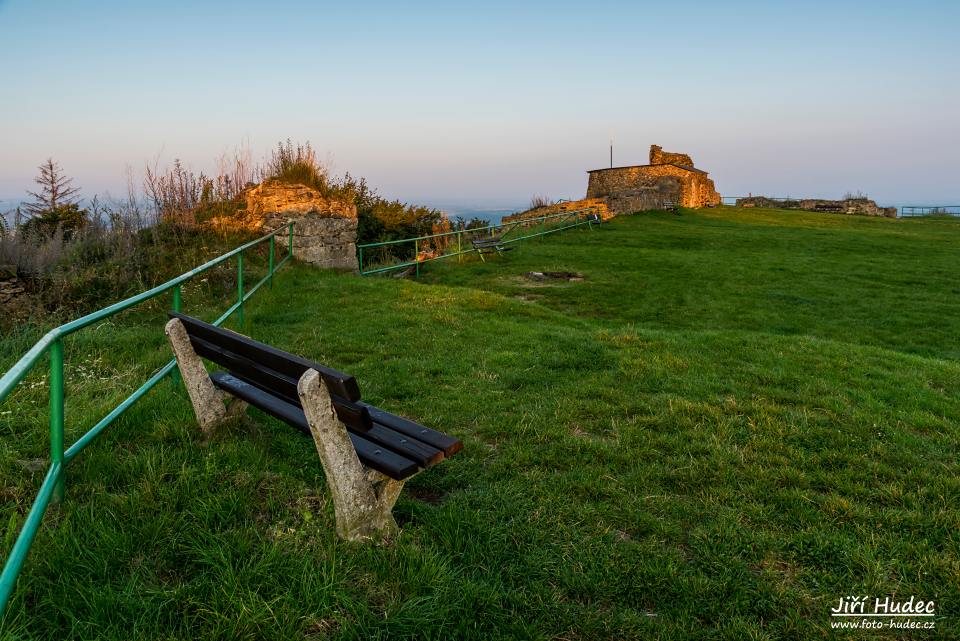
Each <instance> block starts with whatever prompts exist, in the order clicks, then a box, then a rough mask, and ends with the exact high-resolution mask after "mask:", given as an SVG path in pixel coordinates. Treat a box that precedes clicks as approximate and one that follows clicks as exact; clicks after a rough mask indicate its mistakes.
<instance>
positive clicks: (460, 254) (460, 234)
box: [457, 229, 463, 263]
mask: <svg viewBox="0 0 960 641" xmlns="http://www.w3.org/2000/svg"><path fill="white" fill-rule="evenodd" d="M461 238H463V230H462V229H461V230H460V231H458V232H457V262H458V263H463V249H462V248H461V244H462V243H461V242H460V240H461Z"/></svg>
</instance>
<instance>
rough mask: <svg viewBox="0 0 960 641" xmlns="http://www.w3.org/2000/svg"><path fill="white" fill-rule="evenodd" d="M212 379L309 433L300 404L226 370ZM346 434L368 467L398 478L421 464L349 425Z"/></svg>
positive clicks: (415, 471) (410, 472)
mask: <svg viewBox="0 0 960 641" xmlns="http://www.w3.org/2000/svg"><path fill="white" fill-rule="evenodd" d="M210 379H211V380H212V381H213V383H214V385H216V386H217V387H219V388H220V389H223V390H225V391H227V392H229V393H230V394H232V395H234V396H236V397H237V398H239V399H242V400H244V401H246V402H247V403H249V404H251V405H253V406H254V407H256V408H258V409H260V410H262V411H264V412H266V413H267V414H269V415H271V416H273V417H275V418H278V419H280V420H281V421H283V422H284V423H287V424H288V425H292V426H293V427H296V428H297V429H298V430H300V431H301V432H304V433H305V434H310V426H309V425H308V424H307V417H306V415H305V414H304V412H303V409H302V408H301V407H299V406H296V405H294V404H292V403H288V402H287V401H285V400H283V399H281V398H278V397H276V396H274V395H272V394H270V392H266V391H264V390H262V389H260V388H258V387H256V386H255V385H252V384H250V383H247V382H246V381H242V380H240V379H239V378H237V377H236V376H232V375H231V374H227V373H226V372H214V373H213V374H211V375H210ZM381 427H382V426H381ZM347 434H348V436H349V437H350V441H351V442H352V443H353V447H354V449H355V450H356V451H357V457H358V458H359V459H360V462H361V463H363V464H364V465H366V466H367V467H369V468H372V469H375V470H377V471H378V472H382V473H383V474H386V475H387V476H389V477H390V478H392V479H395V480H398V481H402V480H404V479H407V478H410V477H411V476H413V475H414V474H416V473H417V471H418V469H419V466H418V465H417V463H416V461H414V460H412V459H410V458H407V457H405V456H402V455H401V454H398V453H397V452H395V451H393V450H392V449H390V448H388V447H387V446H384V445H382V444H380V443H375V442H373V441H371V440H369V439H368V438H366V435H364V436H361V435H359V434H355V433H354V432H352V431H351V430H350V429H349V428H348V430H347Z"/></svg>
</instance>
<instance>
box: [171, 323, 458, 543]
mask: <svg viewBox="0 0 960 641" xmlns="http://www.w3.org/2000/svg"><path fill="white" fill-rule="evenodd" d="M170 317H171V320H170V322H169V323H167V328H166V333H167V336H168V338H169V339H170V343H171V346H172V347H173V350H174V353H175V354H176V356H177V364H178V366H179V367H180V370H181V372H182V374H183V379H184V383H185V384H186V386H187V391H188V393H189V394H190V399H191V401H192V402H193V405H194V411H195V413H196V415H197V419H198V422H199V423H200V425H201V427H202V428H203V429H204V430H205V431H209V430H210V429H212V427H213V426H215V425H216V424H217V423H219V422H221V421H223V420H225V419H226V418H227V417H228V416H229V415H231V414H233V413H237V412H239V411H242V409H243V408H244V407H245V406H246V405H248V404H249V405H252V406H254V407H256V408H257V409H259V410H261V411H263V412H265V413H266V414H269V415H270V416H273V417H275V418H278V419H280V420H281V421H283V422H285V423H287V424H288V425H291V426H292V427H295V428H296V429H298V430H300V431H301V432H303V433H305V434H309V435H312V436H313V438H314V441H315V443H316V446H317V451H318V453H319V454H320V459H321V462H322V463H323V467H324V471H325V472H326V476H327V481H328V483H329V484H330V485H331V489H332V494H333V498H334V505H335V508H336V512H337V532H338V534H340V535H341V536H342V537H343V538H348V539H363V538H374V537H376V536H378V535H383V534H390V533H392V532H393V531H395V529H396V523H395V522H394V520H393V516H392V515H391V514H390V510H391V509H392V507H393V503H394V501H395V500H396V498H397V496H398V495H399V493H400V489H401V488H402V485H403V482H404V481H405V480H406V479H408V478H410V477H411V476H413V475H414V474H416V473H417V472H420V471H421V470H424V469H427V468H430V467H433V466H434V465H437V464H438V463H440V462H441V461H443V460H444V459H445V458H447V457H450V456H453V455H454V454H456V453H457V452H459V451H460V450H461V449H463V443H462V442H461V441H460V440H459V439H457V438H455V437H453V436H449V435H447V434H444V433H443V432H439V431H437V430H434V429H431V428H429V427H425V426H423V425H420V424H418V423H416V422H414V421H411V420H409V419H406V418H403V417H401V416H397V415H395V414H391V413H390V412H387V411H385V410H382V409H380V408H378V407H374V406H373V405H370V404H368V403H365V402H364V401H363V400H361V397H360V387H359V385H358V384H357V381H356V379H355V378H354V377H353V376H350V375H349V374H345V373H344V372H340V371H338V370H335V369H333V368H330V367H327V366H325V365H322V364H320V363H316V362H313V361H310V360H308V359H306V358H303V357H300V356H296V355H294V354H290V353H288V352H284V351H282V350H279V349H277V348H275V347H271V346H270V345H266V344H264V343H260V342H258V341H255V340H253V339H251V338H248V337H246V336H243V335H241V334H237V333H235V332H231V331H230V330H226V329H222V328H220V327H216V326H214V325H211V324H209V323H205V322H203V321H200V320H197V319H195V318H191V317H190V316H186V315H184V314H179V313H176V312H171V313H170ZM201 357H202V358H205V359H207V360H209V361H211V362H213V363H215V364H217V365H219V366H220V367H222V368H224V370H223V371H216V372H213V373H212V374H209V375H207V372H206V369H205V368H204V366H203V363H202V362H201V361H200V358H201ZM231 399H235V401H234V407H233V408H230V407H228V406H226V405H224V401H225V400H231Z"/></svg>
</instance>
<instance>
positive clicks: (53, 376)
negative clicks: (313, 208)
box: [0, 223, 293, 620]
mask: <svg viewBox="0 0 960 641" xmlns="http://www.w3.org/2000/svg"><path fill="white" fill-rule="evenodd" d="M286 228H289V243H288V244H287V247H288V251H287V255H286V256H285V257H284V258H283V260H281V261H280V262H279V263H276V264H274V252H275V244H276V241H275V237H276V235H277V234H278V233H280V232H281V231H283V230H284V229H286ZM267 241H269V243H270V255H269V266H268V270H267V275H266V276H264V277H263V278H262V279H261V280H260V281H258V282H257V284H256V285H254V286H253V287H251V288H250V290H249V291H247V292H244V286H243V252H244V251H245V250H247V249H250V248H252V247H255V246H257V245H259V244H260V243H263V242H267ZM234 256H236V258H237V302H236V303H234V304H233V305H231V306H230V308H229V309H227V311H225V312H224V313H223V314H222V315H221V316H220V317H219V318H218V319H217V320H215V321H214V322H213V324H214V325H220V324H222V323H223V322H224V321H225V320H227V319H228V318H229V317H230V316H231V315H232V314H233V313H234V312H238V314H237V317H238V320H239V321H240V323H241V324H242V323H243V303H244V302H245V301H246V300H248V299H249V298H250V297H251V296H253V294H254V293H255V292H256V291H257V290H258V289H260V286H261V285H263V284H264V283H265V282H266V283H270V284H271V286H272V283H273V274H274V272H275V271H277V270H278V269H280V268H281V267H283V265H284V264H285V263H286V262H287V261H289V260H290V259H291V258H293V223H289V225H285V226H284V227H280V228H278V229H275V230H274V231H272V232H270V233H269V234H267V235H266V236H263V237H261V238H258V239H256V240H253V241H251V242H249V243H246V244H245V245H241V246H240V247H237V248H236V249H233V250H231V251H229V252H227V253H226V254H223V255H221V256H218V257H217V258H214V259H213V260H210V261H208V262H206V263H204V264H203V265H200V266H199V267H195V268H194V269H192V270H190V271H188V272H186V273H184V274H181V275H180V276H177V277H176V278H174V279H173V280H169V281H167V282H166V283H163V284H162V285H157V286H156V287H154V288H153V289H148V290H147V291H145V292H141V293H139V294H137V295H136V296H131V297H130V298H127V299H125V300H122V301H120V302H118V303H114V304H113V305H110V306H108V307H104V308H103V309H100V310H98V311H95V312H92V313H90V314H87V315H86V316H81V317H80V318H78V319H75V320H72V321H70V322H69V323H65V324H63V325H61V326H60V327H57V328H54V329H52V330H50V331H49V332H47V334H46V335H45V336H44V337H43V338H41V339H40V340H39V341H37V342H36V344H34V346H33V347H31V348H30V350H29V351H27V353H26V354H24V355H23V356H22V357H21V358H20V360H19V361H17V362H16V363H15V364H14V365H13V367H11V368H10V369H9V370H8V371H7V372H6V373H5V374H4V375H3V376H2V377H0V402H2V401H3V400H4V399H6V398H7V396H9V395H10V393H11V392H12V391H13V390H14V388H16V386H17V385H19V384H20V382H21V381H23V379H24V378H26V376H27V375H28V374H29V373H30V371H31V370H32V369H33V368H34V366H35V365H36V364H37V363H38V362H39V361H40V359H41V358H42V357H43V356H44V355H45V354H47V353H49V355H50V467H49V469H48V470H47V474H46V476H45V477H44V479H43V483H42V484H41V485H40V489H39V490H38V492H37V496H36V498H35V499H34V501H33V505H32V506H31V507H30V512H29V513H27V518H26V519H25V520H24V523H23V527H22V528H21V530H20V534H19V535H18V536H17V540H16V542H15V543H14V544H13V549H12V550H11V551H10V556H9V557H8V558H7V563H6V565H5V566H4V567H3V572H2V573H0V620H2V618H3V615H4V613H5V612H6V609H7V604H8V603H9V601H10V597H11V595H12V594H13V589H14V587H16V583H17V576H18V575H19V574H20V570H21V568H22V567H23V563H24V561H25V560H26V558H27V553H28V552H29V551H30V546H31V545H32V544H33V540H34V537H35V536H36V534H37V531H38V530H39V529H40V525H41V523H42V522H43V515H44V512H45V511H46V509H47V506H48V505H49V504H50V502H51V501H54V502H57V501H60V500H62V499H63V497H64V491H65V484H66V478H65V477H66V474H65V472H66V466H67V465H69V464H70V462H71V461H72V460H73V459H74V458H75V457H76V456H77V455H78V454H79V453H80V452H82V451H83V449H84V448H86V447H87V446H88V445H90V443H92V442H93V441H94V440H96V438H97V437H98V436H99V435H100V434H101V433H102V432H103V430H105V429H106V428H107V427H108V426H109V425H110V424H111V423H113V421H114V420H116V419H117V417H119V416H120V415H121V414H123V413H124V412H125V411H127V409H128V408H129V407H130V406H131V405H133V404H134V403H135V402H136V401H137V400H139V399H140V398H141V397H143V396H144V395H145V394H146V393H147V392H149V391H150V390H151V389H152V388H153V387H154V386H155V385H156V384H157V383H159V382H160V381H161V380H163V378H164V377H165V376H167V375H168V374H170V375H171V378H172V379H173V380H174V381H177V380H178V378H177V369H176V365H177V362H176V360H175V359H174V360H171V361H170V362H168V363H167V364H166V365H164V366H163V367H161V368H160V369H159V370H158V371H157V372H156V373H155V374H154V375H153V376H151V377H150V379H149V380H147V381H146V382H145V383H144V384H143V385H141V386H140V387H139V388H138V389H137V390H136V391H135V392H133V394H131V395H130V396H128V397H127V398H126V399H125V400H124V401H123V402H122V403H120V404H119V405H117V406H116V407H115V408H114V409H113V410H111V411H110V413H108V414H107V415H106V416H104V417H103V418H102V419H100V421H99V422H98V423H97V424H96V425H94V426H93V427H92V428H90V429H89V430H88V431H87V432H86V433H85V434H84V435H83V436H81V437H80V438H79V439H77V441H76V442H75V443H74V444H73V445H71V446H70V447H69V448H67V449H66V450H64V442H63V426H64V421H65V418H66V417H65V414H64V398H65V389H64V377H63V339H64V338H66V337H67V336H69V335H70V334H73V333H74V332H77V331H79V330H81V329H83V328H84V327H87V326H89V325H92V324H93V323H97V322H99V321H101V320H103V319H104V318H109V317H110V316H114V315H115V314H118V313H120V312H122V311H124V310H126V309H129V308H131V307H133V306H135V305H139V304H140V303H143V302H145V301H147V300H150V299H152V298H155V297H157V296H159V295H160V294H163V293H165V292H168V291H170V290H173V309H175V310H176V311H180V307H181V304H182V292H181V286H182V285H183V284H184V283H186V282H187V281H189V280H190V279H192V278H194V277H195V276H198V275H200V274H202V273H204V272H205V271H207V270H209V269H211V268H213V267H216V266H217V265H219V264H221V263H223V262H225V261H227V260H229V259H230V258H233V257H234Z"/></svg>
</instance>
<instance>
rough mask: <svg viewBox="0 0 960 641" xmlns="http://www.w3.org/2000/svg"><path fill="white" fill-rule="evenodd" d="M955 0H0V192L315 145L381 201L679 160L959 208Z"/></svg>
mask: <svg viewBox="0 0 960 641" xmlns="http://www.w3.org/2000/svg"><path fill="white" fill-rule="evenodd" d="M958 25H960V2H958V1H956V0H950V1H924V0H915V1H913V2H902V1H898V2H887V1H886V0H872V1H869V2H851V1H844V0H831V1H829V2H821V1H819V0H807V1H804V2H781V1H777V0H765V1H757V2H741V1H736V0H731V1H727V2H714V1H698V0H687V1H685V2H663V1H662V0H661V1H658V2H644V1H634V2H618V3H615V2H603V1H595V2H583V1H582V0H580V1H578V2H565V1H563V0H555V1H553V2H521V1H514V2H497V1H486V2H476V3H459V2H449V1H448V2H407V3H398V2H336V3H327V2H291V1H286V2H285V1H275V2H269V3H267V2H262V3H260V2H244V1H242V0H236V1H233V2H229V3H227V2H202V3H201V2H179V1H177V0H168V1H166V2H163V3H148V2H129V1H127V2H115V1H111V0H99V1H97V2H88V1H83V0H73V1H70V2H67V1H58V0H46V1H32V2H31V1H27V0H0V43H2V44H3V57H2V62H0V199H17V198H24V197H25V194H24V191H25V190H26V189H27V188H30V186H31V180H32V177H33V176H34V175H35V174H36V167H37V165H38V164H40V163H41V162H42V161H43V160H44V159H46V158H47V157H53V158H54V159H56V160H57V161H59V162H60V164H61V165H62V167H63V169H64V170H65V171H66V173H67V174H69V175H71V176H73V177H74V178H75V182H76V184H78V185H79V186H81V187H82V189H83V193H84V194H85V195H87V196H88V197H89V196H91V195H92V194H94V193H100V194H103V193H104V192H110V193H112V194H115V195H116V194H120V193H121V192H123V191H124V185H125V183H126V178H125V172H126V170H127V167H131V168H132V169H133V171H134V172H135V173H141V172H142V170H143V168H144V167H145V166H146V165H148V164H149V165H157V166H161V167H162V166H164V165H165V164H168V163H170V162H172V161H173V159H175V158H180V159H182V160H183V161H184V163H185V164H187V165H188V166H190V167H191V168H193V169H195V170H197V171H200V170H204V171H210V170H211V169H213V168H215V159H216V158H217V157H219V156H220V155H221V154H223V153H225V152H227V153H229V152H231V151H232V150H233V149H235V148H237V147H238V146H240V145H247V146H249V148H250V149H251V150H252V152H253V156H254V159H261V158H262V157H263V156H264V155H265V154H266V153H267V152H268V151H269V149H270V148H272V147H273V146H274V145H275V144H276V143H277V142H278V141H281V140H286V139H287V138H290V139H292V140H294V141H310V142H311V143H312V145H313V146H314V147H315V148H316V149H317V150H318V151H319V152H320V155H321V157H323V158H325V159H327V161H328V162H329V163H330V164H331V166H332V168H333V170H334V171H335V172H338V173H342V172H344V171H349V172H350V173H352V174H354V175H361V176H364V177H366V178H367V179H368V181H369V182H370V183H371V184H372V185H374V186H376V187H377V188H378V190H379V191H380V193H382V194H383V195H385V196H388V197H391V198H399V199H401V200H406V201H411V202H417V203H425V204H432V205H440V206H442V205H444V204H452V203H459V204H464V203H473V204H476V205H477V206H480V207H491V208H493V207H514V206H519V205H523V204H525V203H527V202H528V201H529V200H530V198H531V196H532V195H534V194H541V195H544V196H547V197H550V198H561V197H563V198H579V197H582V196H583V195H584V194H585V191H586V184H587V175H586V171H587V170H589V169H594V168H598V167H605V166H608V164H609V144H610V139H611V138H612V139H613V147H614V149H613V153H614V164H615V165H618V166H620V165H632V164H644V163H646V161H647V153H648V148H649V146H650V145H651V144H659V145H661V146H663V147H664V148H665V149H666V150H669V151H680V152H684V153H688V154H690V155H691V156H692V157H693V159H694V161H695V163H696V164H697V166H698V167H701V168H703V169H705V170H707V171H709V172H710V174H711V177H712V178H714V180H715V182H716V184H717V188H718V190H719V191H720V192H721V193H722V194H723V195H725V196H735V195H744V194H747V193H753V194H765V195H771V196H794V197H796V196H810V197H841V196H843V195H844V194H845V193H847V192H854V193H855V192H862V193H866V194H868V195H870V196H871V197H874V198H876V199H877V200H878V201H881V203H901V204H904V203H906V204H909V203H910V202H916V203H936V204H960V180H958V176H960V117H958V115H957V114H958V113H960V38H958V37H957V26H958Z"/></svg>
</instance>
